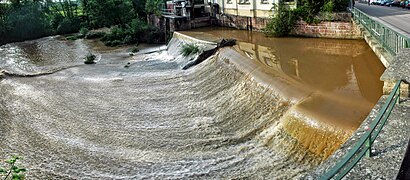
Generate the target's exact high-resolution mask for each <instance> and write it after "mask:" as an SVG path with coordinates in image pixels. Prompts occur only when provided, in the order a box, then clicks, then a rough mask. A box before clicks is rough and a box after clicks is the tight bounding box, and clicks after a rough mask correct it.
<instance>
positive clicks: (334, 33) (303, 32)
mask: <svg viewBox="0 0 410 180" xmlns="http://www.w3.org/2000/svg"><path fill="white" fill-rule="evenodd" d="M291 35H295V36H306V37H320V38H338V39H363V36H362V33H361V31H360V29H359V28H357V26H355V25H354V24H353V23H352V22H342V21H338V22H329V21H326V22H320V23H318V24H307V23H306V22H304V21H298V22H296V25H295V29H294V30H293V32H292V33H291Z"/></svg>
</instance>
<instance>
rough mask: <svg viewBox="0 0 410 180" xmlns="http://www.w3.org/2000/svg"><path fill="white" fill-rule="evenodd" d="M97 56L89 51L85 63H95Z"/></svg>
mask: <svg viewBox="0 0 410 180" xmlns="http://www.w3.org/2000/svg"><path fill="white" fill-rule="evenodd" d="M95 58H96V56H95V55H94V54H92V53H91V52H90V53H88V55H87V56H86V57H85V61H84V64H95Z"/></svg>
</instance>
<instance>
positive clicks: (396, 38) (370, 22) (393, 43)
mask: <svg viewBox="0 0 410 180" xmlns="http://www.w3.org/2000/svg"><path fill="white" fill-rule="evenodd" d="M351 11H352V13H353V14H354V19H355V20H356V22H358V23H360V24H362V25H363V26H364V27H365V28H366V29H367V30H368V31H369V32H370V34H371V35H372V36H373V37H375V38H376V39H377V40H378V41H379V42H380V43H381V45H382V47H383V48H384V49H385V50H387V51H388V52H389V53H391V55H393V56H394V55H396V54H397V53H399V51H401V50H402V49H404V48H409V47H410V38H408V37H407V36H405V35H403V34H401V33H399V32H397V31H396V30H393V29H391V28H389V27H387V26H386V25H384V24H383V23H381V22H379V21H377V20H376V19H374V18H372V17H370V16H369V15H367V14H366V13H364V12H363V11H360V10H359V9H357V8H353V9H352V10H351Z"/></svg>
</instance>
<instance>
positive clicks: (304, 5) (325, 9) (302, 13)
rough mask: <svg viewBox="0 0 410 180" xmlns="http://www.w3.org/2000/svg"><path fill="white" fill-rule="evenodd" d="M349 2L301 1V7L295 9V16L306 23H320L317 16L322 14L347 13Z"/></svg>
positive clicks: (334, 0)
mask: <svg viewBox="0 0 410 180" xmlns="http://www.w3.org/2000/svg"><path fill="white" fill-rule="evenodd" d="M348 2H349V0H301V3H300V5H299V6H298V7H297V8H296V9H295V14H296V16H297V17H300V18H301V19H303V20H304V21H305V22H307V23H309V24H311V23H319V22H320V20H319V19H318V18H317V15H318V14H319V13H320V12H322V13H333V12H340V11H346V8H347V7H348Z"/></svg>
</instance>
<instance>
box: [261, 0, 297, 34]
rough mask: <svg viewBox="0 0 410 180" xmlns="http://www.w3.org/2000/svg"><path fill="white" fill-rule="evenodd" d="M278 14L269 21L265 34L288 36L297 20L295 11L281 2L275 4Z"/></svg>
mask: <svg viewBox="0 0 410 180" xmlns="http://www.w3.org/2000/svg"><path fill="white" fill-rule="evenodd" d="M274 8H275V12H276V14H275V15H274V16H273V17H272V19H271V20H270V21H269V22H268V24H267V25H266V28H265V34H266V35H268V36H276V37H279V36H286V35H288V34H289V33H290V32H291V31H292V30H293V26H294V24H295V22H296V20H297V18H296V15H295V13H294V11H292V10H290V9H288V8H287V7H285V5H284V4H283V3H282V2H281V3H279V4H278V5H276V4H275V5H274Z"/></svg>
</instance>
